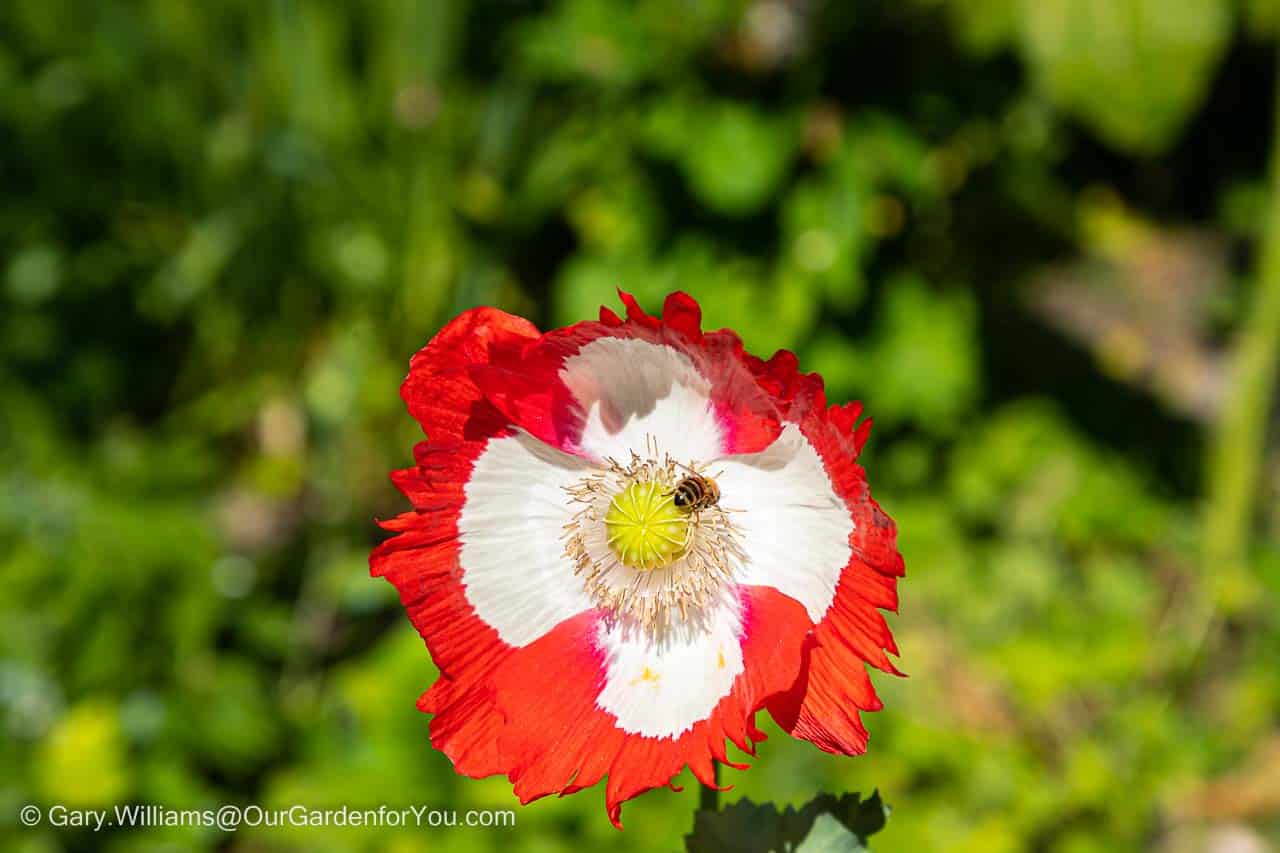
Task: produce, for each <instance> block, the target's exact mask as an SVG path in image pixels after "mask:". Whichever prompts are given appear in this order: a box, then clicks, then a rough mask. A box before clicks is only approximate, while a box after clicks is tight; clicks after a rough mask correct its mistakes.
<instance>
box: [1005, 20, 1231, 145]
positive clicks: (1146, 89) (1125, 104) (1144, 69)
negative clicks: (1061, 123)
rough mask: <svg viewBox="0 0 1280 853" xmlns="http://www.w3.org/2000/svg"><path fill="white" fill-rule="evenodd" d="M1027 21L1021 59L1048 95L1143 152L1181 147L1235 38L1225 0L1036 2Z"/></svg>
mask: <svg viewBox="0 0 1280 853" xmlns="http://www.w3.org/2000/svg"><path fill="white" fill-rule="evenodd" d="M1024 15H1025V18H1024V20H1023V39H1022V52H1023V54H1024V56H1025V58H1026V59H1027V61H1028V62H1030V64H1031V65H1032V68H1033V70H1034V71H1035V73H1036V74H1037V75H1038V76H1039V78H1040V83H1041V85H1042V86H1043V88H1044V90H1045V91H1046V93H1047V94H1048V95H1049V97H1050V98H1052V99H1053V100H1054V101H1056V102H1057V103H1058V104H1059V105H1060V106H1062V107H1063V108H1065V109H1066V110H1068V111H1070V112H1072V113H1074V114H1075V115H1076V116H1078V117H1079V118H1080V119H1082V120H1083V121H1085V122H1086V123H1087V124H1089V125H1090V127H1092V129H1093V130H1094V131H1095V132H1096V133H1097V134H1098V135H1099V136H1100V137H1102V139H1103V140H1105V141H1106V142H1107V143H1109V144H1111V145H1113V146H1115V147H1117V148H1121V149H1126V150H1130V151H1134V152H1140V153H1154V152H1158V151H1160V150H1163V149H1165V148H1167V147H1168V146H1169V145H1171V144H1172V143H1173V142H1174V140H1175V139H1176V138H1177V135H1178V133H1179V131H1180V130H1181V129H1182V126H1183V125H1184V124H1185V122H1186V121H1187V119H1188V118H1190V116H1191V114H1192V112H1194V111H1195V109H1196V108H1197V107H1198V106H1199V104H1200V101H1201V99H1202V98H1203V97H1204V94H1205V92H1206V90H1207V89H1208V85H1209V81H1210V78H1211V76H1212V74H1213V70H1214V67H1215V66H1216V65H1217V62H1218V58H1219V56H1220V55H1221V54H1222V52H1223V49H1224V48H1225V47H1226V46H1227V43H1228V40H1229V38H1230V35H1231V9H1230V7H1229V6H1228V4H1227V3H1225V2H1223V0H1182V2H1179V3H1166V2H1162V0H1124V2H1116V0H1038V2H1035V3H1027V4H1026V5H1025V6H1024Z"/></svg>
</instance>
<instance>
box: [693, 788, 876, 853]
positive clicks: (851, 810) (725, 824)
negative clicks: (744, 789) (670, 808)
mask: <svg viewBox="0 0 1280 853" xmlns="http://www.w3.org/2000/svg"><path fill="white" fill-rule="evenodd" d="M888 816H889V809H888V807H887V806H885V804H884V803H883V802H882V801H881V800H880V793H879V792H878V791H873V792H872V794H871V796H870V797H868V798H867V799H865V800H864V799H862V797H861V795H859V794H844V795H843V796H841V797H836V796H834V795H832V794H822V795H821V796H819V797H817V798H816V799H814V800H811V801H810V802H808V803H807V804H805V806H804V807H803V808H801V809H800V810H799V811H797V810H796V809H795V808H793V807H790V806H788V807H787V808H786V810H784V811H782V812H779V811H778V809H777V806H775V805H774V804H773V803H761V804H757V803H753V802H752V801H751V800H749V799H745V798H744V799H741V800H739V801H738V802H736V803H734V804H733V805H731V806H727V807H725V808H723V809H721V810H719V811H717V812H708V811H700V812H698V813H697V814H696V815H695V816H694V821H693V833H692V834H690V835H687V836H685V848H686V849H687V850H688V851H689V853H713V851H715V853H719V851H724V850H732V851H735V853H826V852H827V851H831V852H832V853H835V851H857V850H866V849H867V847H866V840H867V838H869V837H870V836H872V835H874V834H875V833H877V832H879V831H880V830H881V829H883V828H884V825H885V821H886V820H887V819H888Z"/></svg>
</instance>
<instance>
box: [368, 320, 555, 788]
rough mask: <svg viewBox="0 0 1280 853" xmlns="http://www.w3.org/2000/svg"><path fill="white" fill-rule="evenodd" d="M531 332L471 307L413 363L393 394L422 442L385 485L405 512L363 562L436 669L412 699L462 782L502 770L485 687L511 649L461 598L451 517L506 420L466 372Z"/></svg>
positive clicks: (494, 717)
mask: <svg viewBox="0 0 1280 853" xmlns="http://www.w3.org/2000/svg"><path fill="white" fill-rule="evenodd" d="M536 335H537V329H535V328H534V327H533V326H532V325H531V324H530V323H528V322H526V321H525V320H522V319H520V318H519V317H513V316H511V315H510V314H505V313H503V312H501V311H497V310H495V309H492V308H476V309H474V310H472V311H468V312H466V313H464V314H462V315H461V316H459V317H458V318H457V319H455V320H454V321H453V322H451V323H449V325H447V326H446V327H445V328H444V329H442V330H441V332H440V334H438V335H436V337H435V338H433V339H432V340H431V342H430V343H428V344H427V345H426V346H425V347H424V348H423V349H422V350H421V351H420V352H418V353H417V355H415V356H414V357H413V360H412V362H411V363H410V368H409V376H408V377H407V378H406V379H405V381H404V384H403V386H402V387H401V395H402V396H403V397H404V400H405V403H406V404H407V405H408V407H409V411H410V412H411V413H412V414H413V416H414V417H415V418H417V419H418V421H419V423H420V424H421V425H422V428H423V430H424V431H425V432H427V433H428V435H429V436H430V439H429V440H428V441H424V442H421V443H420V444H419V445H418V446H417V447H416V448H415V456H416V459H417V463H418V464H417V466H416V467H414V468H408V469H405V470H403V471H395V472H393V473H392V475H391V479H392V482H394V483H395V484H396V486H397V487H398V488H399V489H400V491H402V492H403V493H404V494H405V496H406V497H407V498H409V500H410V502H411V503H412V504H413V506H414V509H415V511H414V512H409V513H404V514H403V515H400V516H398V517H397V518H395V519H393V520H391V521H389V522H384V523H383V526H384V527H386V528H387V529H390V530H394V531H397V532H398V535H397V536H395V537H393V538H391V539H389V540H387V541H386V542H383V543H382V544H381V545H379V546H378V547H377V548H376V549H374V551H373V553H372V554H371V555H370V556H369V567H370V572H371V574H373V575H374V576H375V577H385V578H387V580H389V581H390V582H391V583H392V584H393V585H394V586H395V587H396V590H397V591H398V592H399V593H400V601H401V603H402V604H403V605H404V607H405V610H406V611H407V612H408V614H409V618H410V620H411V621H412V622H413V625H414V627H416V628H417V629H418V633H420V634H421V635H422V637H423V639H424V641H425V642H426V644H427V648H428V649H429V650H430V652H431V656H432V659H433V660H434V661H435V663H436V666H437V667H438V668H439V669H440V673H441V675H440V679H439V680H438V681H437V682H436V683H435V684H434V685H432V687H431V689H430V690H428V691H427V692H426V693H424V694H423V695H422V697H421V699H420V700H419V702H418V707H419V708H421V709H422V710H424V711H427V712H429V713H433V714H435V718H434V719H433V720H432V721H431V742H432V744H433V745H435V747H436V748H437V749H439V750H441V751H442V752H444V753H445V754H446V755H447V756H449V758H450V760H451V761H452V762H453V763H454V766H455V767H456V768H457V769H458V771H459V772H461V773H466V774H468V775H471V776H486V775H491V774H493V773H499V772H503V771H504V770H505V769H506V765H505V763H504V761H503V759H502V756H501V755H500V753H499V752H498V751H497V747H496V743H495V740H494V737H493V734H494V729H495V726H498V725H501V722H502V719H501V716H500V715H499V714H497V712H496V711H495V709H494V708H493V706H492V701H491V700H490V699H488V698H487V695H486V691H487V687H486V681H487V678H488V675H489V673H490V672H491V671H492V669H493V668H494V667H495V666H496V665H497V664H498V663H499V662H500V661H501V660H502V659H503V658H504V657H505V656H506V655H508V654H510V652H511V647H510V646H508V645H507V644H506V643H504V642H502V640H500V639H499V638H498V635H497V632H496V631H494V630H493V629H492V628H490V627H489V626H488V625H486V624H485V623H484V622H482V621H481V620H480V619H479V618H477V617H476V615H475V612H474V611H473V609H472V608H471V605H470V604H469V603H468V602H467V600H466V597H465V595H464V593H463V590H462V585H461V583H460V582H459V577H460V567H459V565H458V545H457V537H458V526H457V525H458V514H459V513H460V512H461V510H462V504H463V500H464V497H465V496H464V487H465V484H466V482H467V479H468V477H469V476H470V473H471V467H472V465H473V464H474V462H475V459H476V457H478V456H479V455H480V452H481V451H482V450H483V449H484V446H485V444H486V442H487V441H488V440H489V438H491V437H493V436H495V435H505V434H508V433H509V432H510V423H509V422H508V421H507V419H506V417H505V416H503V415H502V413H501V412H500V411H498V410H497V409H496V408H494V407H493V406H492V405H490V404H489V403H488V402H487V401H486V400H485V399H484V397H483V395H482V394H481V393H480V390H479V389H478V388H477V387H476V386H475V384H474V383H473V382H472V381H471V379H470V377H469V373H468V371H469V368H470V367H471V365H473V364H474V363H476V362H478V361H484V360H486V359H490V358H494V357H498V356H500V354H501V353H503V352H506V351H510V350H518V349H519V348H520V347H521V346H523V345H524V343H525V342H527V341H528V340H529V339H530V338H533V337H535V336H536Z"/></svg>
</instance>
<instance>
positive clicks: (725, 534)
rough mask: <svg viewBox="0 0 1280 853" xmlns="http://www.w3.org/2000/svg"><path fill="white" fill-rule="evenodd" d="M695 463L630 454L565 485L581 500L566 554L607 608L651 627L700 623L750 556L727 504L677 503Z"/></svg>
mask: <svg viewBox="0 0 1280 853" xmlns="http://www.w3.org/2000/svg"><path fill="white" fill-rule="evenodd" d="M690 472H693V473H698V472H697V470H696V466H689V465H682V464H680V463H677V462H676V461H675V460H673V459H671V458H670V457H664V458H661V459H660V458H659V456H658V453H657V449H656V448H653V447H651V448H650V458H647V459H642V458H641V457H639V456H637V455H635V454H632V457H631V461H630V463H629V464H626V465H622V464H620V463H618V462H616V461H614V460H606V465H605V466H604V467H602V468H600V469H598V470H596V471H594V472H592V473H591V474H589V475H587V476H586V477H584V478H583V479H582V480H580V481H579V482H577V483H575V484H573V485H571V486H567V487H566V489H565V491H566V492H567V493H568V495H569V498H570V500H571V501H572V502H573V503H574V504H577V505H578V506H579V509H578V510H577V512H575V513H574V515H573V517H572V519H571V520H570V521H569V523H568V524H566V525H565V528H564V535H563V539H564V543H565V554H566V556H567V557H568V558H569V559H570V560H572V561H573V563H574V566H575V572H576V573H577V575H578V576H579V577H580V578H582V583H583V586H584V588H585V589H586V591H587V593H588V594H589V595H590V596H591V597H592V598H593V599H595V600H596V601H597V602H598V604H599V605H600V607H601V608H603V609H605V610H608V611H610V612H612V613H613V614H614V615H615V616H620V617H627V618H628V619H629V620H634V622H635V623H637V624H638V625H639V626H640V627H643V628H645V629H646V630H660V629H662V628H664V627H670V626H674V625H675V624H676V623H677V622H680V623H685V624H689V623H691V622H692V623H695V624H696V623H698V622H699V621H700V620H701V619H702V618H703V615H704V614H705V612H706V611H707V608H708V607H709V606H710V605H711V603H712V600H713V599H714V598H717V597H719V595H720V593H721V591H722V589H724V587H725V584H726V583H727V582H728V581H729V580H730V579H731V577H732V575H733V574H734V572H735V570H736V569H737V567H738V566H741V565H742V564H743V563H744V562H745V555H744V554H743V553H742V551H741V548H740V547H739V544H738V540H737V535H736V532H735V530H734V526H733V524H732V522H731V521H730V517H729V511H727V510H724V509H722V508H721V507H720V506H718V505H716V506H710V507H706V508H702V509H699V510H698V511H696V512H689V511H688V510H682V509H680V508H677V507H676V506H675V504H674V502H673V501H672V496H671V492H672V491H673V490H674V489H675V486H676V484H677V483H679V482H680V480H681V479H683V478H684V477H685V476H686V475H687V474H688V473H690Z"/></svg>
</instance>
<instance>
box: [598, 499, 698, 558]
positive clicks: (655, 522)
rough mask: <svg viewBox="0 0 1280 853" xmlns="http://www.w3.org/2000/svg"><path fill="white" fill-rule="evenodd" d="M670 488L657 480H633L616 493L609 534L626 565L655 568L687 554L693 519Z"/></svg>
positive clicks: (608, 520)
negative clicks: (679, 503)
mask: <svg viewBox="0 0 1280 853" xmlns="http://www.w3.org/2000/svg"><path fill="white" fill-rule="evenodd" d="M668 491H670V490H669V489H668V488H666V487H665V486H663V485H662V484H661V483H658V482H656V481H653V480H649V481H646V482H636V483H632V484H631V485H630V486H628V487H627V488H625V489H623V490H622V491H621V492H618V494H616V495H614V496H613V500H612V501H610V503H609V511H608V513H606V514H605V518H604V524H605V532H606V538H607V539H608V542H609V547H610V548H611V549H613V553H615V554H617V555H618V559H619V560H621V561H622V562H623V563H624V564H625V565H628V566H630V567H631V568H633V569H639V570H640V571H646V572H647V571H652V570H653V569H660V568H662V567H663V566H667V565H670V564H671V563H672V562H674V561H675V560H676V559H678V558H679V557H681V556H682V555H683V554H684V551H685V546H686V545H687V543H688V536H689V521H688V517H687V516H686V515H685V513H683V512H681V511H680V510H679V509H678V508H676V505H675V502H674V501H673V500H672V498H671V495H669V494H667V492H668Z"/></svg>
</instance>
